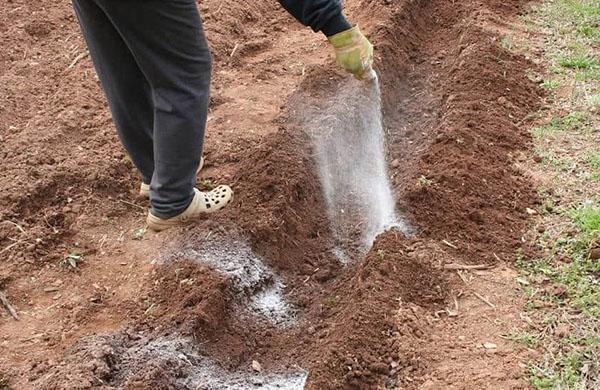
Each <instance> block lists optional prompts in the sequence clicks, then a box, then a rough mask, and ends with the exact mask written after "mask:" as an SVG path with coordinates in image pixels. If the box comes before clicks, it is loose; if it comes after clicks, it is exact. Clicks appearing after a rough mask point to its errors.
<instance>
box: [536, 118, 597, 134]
mask: <svg viewBox="0 0 600 390" xmlns="http://www.w3.org/2000/svg"><path fill="white" fill-rule="evenodd" d="M588 115H589V114H588V113H586V112H581V111H576V112H572V113H570V114H567V115H565V116H562V117H554V118H552V119H551V120H550V122H549V123H547V124H546V125H544V126H539V127H535V128H533V129H532V132H533V135H534V136H535V137H538V138H543V137H546V136H548V135H554V134H557V133H563V132H565V131H573V130H580V129H582V128H583V127H584V126H585V125H586V124H587V123H588Z"/></svg>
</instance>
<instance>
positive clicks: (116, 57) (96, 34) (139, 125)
mask: <svg viewBox="0 0 600 390" xmlns="http://www.w3.org/2000/svg"><path fill="white" fill-rule="evenodd" d="M73 7H74V8H75V13H76V15H77V18H78V19H79V24H80V25H81V29H82V31H83V35H84V38H85V40H86V42H87V45H88V47H89V51H90V56H91V58H92V61H93V62H94V66H95V68H96V72H97V73H98V77H99V78H100V82H101V83H102V87H103V89H104V92H105V93H106V97H107V99H108V103H109V106H110V109H111V112H112V116H113V120H114V122H115V127H116V128H117V133H118V134H119V138H120V139H121V142H122V143H123V145H124V147H125V149H126V150H127V152H128V153H129V156H130V157H131V160H132V161H133V163H134V164H135V166H136V167H137V168H138V170H139V171H140V173H141V175H142V181H143V182H144V183H150V180H152V175H153V173H154V158H153V155H154V151H153V142H152V132H153V126H154V103H153V101H152V93H151V89H150V85H149V84H148V81H147V80H146V78H145V77H144V75H143V74H142V71H141V70H140V68H139V66H138V65H137V63H136V61H135V59H134V57H133V55H132V54H131V52H130V50H129V48H128V47H127V45H126V44H125V42H124V41H123V39H122V37H121V36H120V34H119V33H118V31H117V30H116V29H115V27H114V26H113V24H112V23H111V21H110V20H109V19H108V17H107V16H106V14H105V13H104V11H103V10H102V9H101V8H100V7H99V6H98V5H97V4H96V2H95V1H93V0H73Z"/></svg>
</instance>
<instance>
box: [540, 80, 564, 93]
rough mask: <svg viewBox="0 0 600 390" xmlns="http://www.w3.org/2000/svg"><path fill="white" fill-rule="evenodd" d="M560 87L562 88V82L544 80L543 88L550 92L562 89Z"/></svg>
mask: <svg viewBox="0 0 600 390" xmlns="http://www.w3.org/2000/svg"><path fill="white" fill-rule="evenodd" d="M560 86H561V82H560V80H554V79H550V80H544V82H543V83H542V87H543V88H544V89H545V90H548V91H554V90H556V89H558V88H560Z"/></svg>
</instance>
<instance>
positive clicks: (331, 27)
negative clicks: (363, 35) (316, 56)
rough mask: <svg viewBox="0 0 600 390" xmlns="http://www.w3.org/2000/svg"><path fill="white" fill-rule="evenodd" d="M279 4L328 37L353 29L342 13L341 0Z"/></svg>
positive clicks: (298, 0) (292, 0)
mask: <svg viewBox="0 0 600 390" xmlns="http://www.w3.org/2000/svg"><path fill="white" fill-rule="evenodd" d="M279 3H281V5H282V6H283V8H285V9H286V10H287V11H288V12H289V13H290V14H292V16H294V17H295V18H296V19H298V21H299V22H300V23H302V24H304V25H305V26H310V27H311V28H312V29H313V30H314V31H315V32H317V31H322V32H323V34H325V35H326V36H328V37H329V36H332V35H334V34H337V33H339V32H342V31H345V30H349V29H350V28H352V25H351V24H350V23H349V22H348V21H347V20H346V18H345V17H344V14H343V13H342V3H341V1H340V0H279Z"/></svg>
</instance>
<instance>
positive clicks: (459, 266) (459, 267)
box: [444, 263, 492, 270]
mask: <svg viewBox="0 0 600 390" xmlns="http://www.w3.org/2000/svg"><path fill="white" fill-rule="evenodd" d="M490 268H492V266H491V265H488V264H477V265H467V264H455V263H451V264H445V265H444V269H450V270H466V269H476V270H484V269H490Z"/></svg>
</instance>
